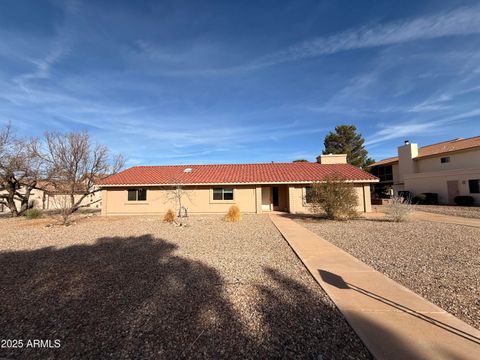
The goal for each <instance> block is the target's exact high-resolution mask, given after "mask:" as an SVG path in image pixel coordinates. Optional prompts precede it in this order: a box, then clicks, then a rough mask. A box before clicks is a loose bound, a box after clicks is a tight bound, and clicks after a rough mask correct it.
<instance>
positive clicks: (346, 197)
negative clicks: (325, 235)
mask: <svg viewBox="0 0 480 360" xmlns="http://www.w3.org/2000/svg"><path fill="white" fill-rule="evenodd" d="M305 200H306V202H307V204H308V205H310V208H311V210H312V212H313V213H315V214H319V213H322V212H325V214H326V215H327V218H329V219H335V220H347V219H351V218H354V217H357V216H358V213H357V206H358V196H357V193H356V192H355V188H354V186H353V184H352V183H349V182H346V181H345V179H344V178H343V177H341V176H339V175H329V176H327V177H326V178H325V179H324V181H323V182H317V183H313V185H312V188H311V192H310V193H309V194H308V198H306V199H305Z"/></svg>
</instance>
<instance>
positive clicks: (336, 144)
mask: <svg viewBox="0 0 480 360" xmlns="http://www.w3.org/2000/svg"><path fill="white" fill-rule="evenodd" d="M364 143H365V139H364V138H363V137H362V135H361V134H359V133H357V127H356V126H355V125H339V126H337V127H335V132H330V133H329V134H328V135H327V136H326V137H325V140H324V146H325V150H323V154H324V155H326V154H347V162H348V163H349V164H351V165H354V166H357V167H360V168H363V167H365V166H367V165H369V164H371V163H372V162H373V159H372V158H369V157H368V151H367V150H366V149H365V147H364ZM317 161H320V157H317Z"/></svg>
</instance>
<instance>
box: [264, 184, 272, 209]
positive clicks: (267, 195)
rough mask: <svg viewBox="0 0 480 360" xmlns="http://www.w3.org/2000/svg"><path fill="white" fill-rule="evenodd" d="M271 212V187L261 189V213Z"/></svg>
mask: <svg viewBox="0 0 480 360" xmlns="http://www.w3.org/2000/svg"><path fill="white" fill-rule="evenodd" d="M271 210H272V194H271V187H269V186H264V187H262V211H271Z"/></svg>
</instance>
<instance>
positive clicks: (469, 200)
mask: <svg viewBox="0 0 480 360" xmlns="http://www.w3.org/2000/svg"><path fill="white" fill-rule="evenodd" d="M453 201H455V204H457V205H459V206H472V205H473V203H474V202H475V199H474V198H473V197H472V196H455V198H454V199H453Z"/></svg>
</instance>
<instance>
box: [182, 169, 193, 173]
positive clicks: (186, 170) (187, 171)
mask: <svg viewBox="0 0 480 360" xmlns="http://www.w3.org/2000/svg"><path fill="white" fill-rule="evenodd" d="M183 172H184V173H191V172H192V168H186V169H184V170H183Z"/></svg>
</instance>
